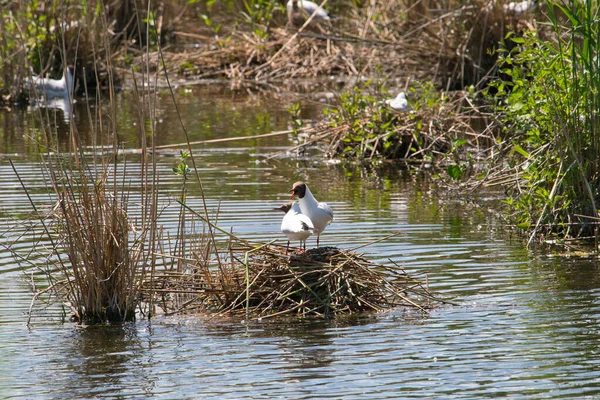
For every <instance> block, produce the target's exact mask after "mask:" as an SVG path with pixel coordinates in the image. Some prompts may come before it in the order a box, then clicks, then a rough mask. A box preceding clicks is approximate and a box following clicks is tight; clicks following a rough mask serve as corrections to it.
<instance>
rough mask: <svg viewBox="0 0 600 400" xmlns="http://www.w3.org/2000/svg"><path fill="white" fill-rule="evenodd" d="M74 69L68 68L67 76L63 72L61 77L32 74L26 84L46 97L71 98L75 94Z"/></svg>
mask: <svg viewBox="0 0 600 400" xmlns="http://www.w3.org/2000/svg"><path fill="white" fill-rule="evenodd" d="M73 83H74V82H73V71H72V70H71V68H70V67H69V68H67V77H66V78H65V75H64V74H63V76H62V78H60V79H50V78H41V77H39V76H35V75H34V76H32V77H31V78H28V79H27V80H26V81H25V84H26V85H27V86H28V87H29V88H30V89H32V90H35V92H36V94H38V95H40V96H43V97H45V98H46V99H50V98H56V97H59V98H60V97H62V98H69V97H70V96H71V97H72V96H73Z"/></svg>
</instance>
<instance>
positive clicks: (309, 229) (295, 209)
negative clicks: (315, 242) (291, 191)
mask: <svg viewBox="0 0 600 400" xmlns="http://www.w3.org/2000/svg"><path fill="white" fill-rule="evenodd" d="M273 210H278V211H283V212H284V213H285V215H284V217H283V220H282V221H281V232H283V234H284V235H285V236H286V237H287V238H288V243H287V250H286V251H288V250H289V249H290V241H291V240H299V241H300V246H302V242H303V241H304V250H306V239H307V238H308V237H309V236H310V235H312V234H313V232H314V230H315V227H314V226H313V223H312V221H311V220H310V218H308V217H307V216H306V215H303V214H302V212H300V206H299V205H298V203H297V202H291V201H290V202H289V203H285V204H284V205H282V206H281V207H277V208H274V209H273Z"/></svg>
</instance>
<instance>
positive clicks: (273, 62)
mask: <svg viewBox="0 0 600 400" xmlns="http://www.w3.org/2000/svg"><path fill="white" fill-rule="evenodd" d="M340 11H341V14H340V15H336V18H335V19H334V21H332V22H328V23H322V22H321V23H311V24H309V25H307V26H303V27H300V28H299V29H295V28H292V27H291V26H289V25H286V24H285V18H282V16H280V15H273V16H272V19H269V20H268V23H264V21H263V23H264V25H261V23H260V22H258V23H257V22H254V23H253V24H244V23H240V24H233V23H230V24H229V25H230V26H224V27H223V28H222V30H221V31H220V32H219V34H214V33H213V34H211V33H210V32H207V29H206V27H204V26H203V25H202V24H198V23H197V17H196V16H194V15H189V14H186V13H180V14H179V17H178V18H174V19H172V20H171V21H170V31H171V39H172V40H173V41H174V42H175V43H177V44H179V45H176V46H173V47H172V49H169V48H167V49H165V51H164V52H163V54H162V55H160V56H161V57H164V58H165V60H166V61H167V68H168V70H169V73H170V74H171V75H173V76H175V75H180V76H185V77H186V78H188V79H202V78H229V79H252V80H259V81H285V80H289V79H297V78H300V77H301V78H311V77H318V76H320V77H322V76H332V75H333V76H368V77H373V76H379V75H383V76H386V77H388V78H389V79H399V80H401V81H405V80H407V79H412V80H420V81H430V82H434V83H435V85H436V87H439V88H443V89H445V90H451V89H459V88H464V87H467V86H469V85H472V84H474V85H478V84H484V83H485V81H486V80H487V79H489V77H490V76H493V75H494V74H495V73H496V65H495V62H496V55H495V54H494V52H493V49H495V48H496V47H497V45H498V43H499V42H500V41H501V40H502V39H503V38H504V36H505V34H506V33H507V32H508V31H509V30H511V29H516V30H518V29H520V28H521V27H522V26H523V25H524V24H527V23H528V22H529V21H530V20H531V16H530V15H529V14H528V15H525V14H524V15H521V16H519V17H515V16H514V15H513V14H510V13H507V12H506V10H505V9H504V8H503V3H502V2H499V1H495V0H489V1H486V0H471V1H468V2H459V1H449V2H447V1H446V2H441V1H434V0H431V1H424V0H393V1H388V2H363V3H362V4H361V5H354V6H347V7H342V8H341V10H340ZM213 18H214V19H215V20H216V21H219V20H220V19H223V18H222V17H221V16H219V15H218V14H215V15H213ZM231 25H234V26H235V28H232V27H231ZM191 44H194V46H191ZM182 46H183V48H184V50H182ZM149 55H150V64H152V65H157V64H156V60H158V58H159V54H158V52H150V53H149ZM144 57H145V55H144V54H140V55H139V57H136V58H135V61H134V64H138V65H144V64H145V63H146V62H147V60H146V59H145V58H144Z"/></svg>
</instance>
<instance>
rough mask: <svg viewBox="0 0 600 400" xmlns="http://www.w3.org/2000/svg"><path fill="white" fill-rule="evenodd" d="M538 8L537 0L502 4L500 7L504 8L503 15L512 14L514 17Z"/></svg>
mask: <svg viewBox="0 0 600 400" xmlns="http://www.w3.org/2000/svg"><path fill="white" fill-rule="evenodd" d="M537 6H538V0H526V1H521V2H516V1H513V2H510V3H508V4H504V5H503V6H502V7H503V8H504V13H505V14H513V15H515V16H516V17H518V16H520V15H522V14H525V13H528V12H530V11H533V10H535V9H536V8H537Z"/></svg>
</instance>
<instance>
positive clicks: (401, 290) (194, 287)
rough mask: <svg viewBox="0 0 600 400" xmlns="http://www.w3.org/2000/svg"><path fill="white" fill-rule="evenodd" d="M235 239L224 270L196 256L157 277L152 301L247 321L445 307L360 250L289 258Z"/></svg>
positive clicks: (279, 250) (173, 309) (173, 310)
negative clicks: (179, 268) (184, 265)
mask: <svg viewBox="0 0 600 400" xmlns="http://www.w3.org/2000/svg"><path fill="white" fill-rule="evenodd" d="M232 240H235V243H232V244H231V246H230V248H229V250H227V251H224V252H223V253H222V254H221V255H220V256H219V257H218V258H219V259H220V260H219V261H218V263H219V264H221V266H220V267H217V266H216V265H212V266H211V265H209V264H206V263H204V261H205V260H201V261H200V262H199V260H194V259H191V258H190V259H188V260H187V263H188V267H187V268H186V269H185V271H180V272H174V271H170V272H167V271H165V272H164V273H157V274H156V275H155V276H154V279H153V280H152V281H150V280H148V281H146V284H145V286H144V289H143V291H144V293H145V299H146V301H152V302H153V303H154V304H156V305H159V306H160V307H161V308H162V309H163V311H164V312H166V313H167V314H177V313H182V312H202V313H207V312H208V313H216V314H222V313H233V314H244V313H245V314H246V317H247V318H248V317H254V318H268V317H274V316H280V315H284V314H287V315H301V316H318V317H333V316H336V315H340V314H352V313H361V312H379V311H386V310H390V309H392V308H395V307H410V308H414V309H416V310H419V311H422V312H428V311H427V310H428V309H430V308H431V307H433V306H434V305H436V304H439V303H440V302H441V301H440V300H439V299H436V298H435V297H434V296H433V295H432V294H431V293H430V292H429V290H428V288H427V287H426V284H424V283H423V282H420V281H418V280H416V279H413V278H411V277H410V276H409V275H408V274H406V273H405V272H404V271H403V270H402V269H401V268H400V267H398V266H396V265H394V266H391V267H390V266H384V265H379V264H374V263H372V262H369V261H368V260H366V259H365V258H364V257H363V256H361V255H360V254H357V253H355V252H353V251H349V250H342V249H339V248H335V247H321V248H316V249H311V250H308V251H307V252H306V253H299V254H297V253H295V254H291V255H289V254H286V251H285V248H283V247H279V246H273V245H271V244H263V245H258V246H257V245H250V243H248V242H245V241H243V240H240V239H232ZM234 247H235V250H234ZM214 264H217V261H216V259H215V262H214ZM223 266H226V267H225V270H226V271H227V272H226V274H225V275H224V274H223V271H224V269H223Z"/></svg>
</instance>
